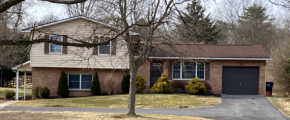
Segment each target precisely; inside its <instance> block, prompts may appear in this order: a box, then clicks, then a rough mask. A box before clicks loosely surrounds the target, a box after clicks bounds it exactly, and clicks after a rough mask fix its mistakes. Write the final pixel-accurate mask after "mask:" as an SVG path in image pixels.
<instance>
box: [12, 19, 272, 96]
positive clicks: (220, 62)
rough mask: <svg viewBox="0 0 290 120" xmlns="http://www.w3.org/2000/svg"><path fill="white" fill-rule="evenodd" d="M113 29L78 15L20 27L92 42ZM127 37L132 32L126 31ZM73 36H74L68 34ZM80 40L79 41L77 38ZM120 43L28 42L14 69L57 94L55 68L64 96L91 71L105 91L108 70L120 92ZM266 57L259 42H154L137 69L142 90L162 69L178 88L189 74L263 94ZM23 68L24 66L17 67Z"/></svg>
mask: <svg viewBox="0 0 290 120" xmlns="http://www.w3.org/2000/svg"><path fill="white" fill-rule="evenodd" d="M116 29H117V28H114V27H112V26H110V25H107V24H105V23H102V22H99V21H96V20H94V19H90V18H86V17H83V16H77V17H71V18H67V19H62V20H59V21H56V22H52V23H47V24H43V25H40V26H37V27H35V28H26V29H23V30H22V32H24V33H25V34H27V35H29V34H31V33H33V34H34V35H33V36H34V37H33V38H31V39H32V40H33V39H36V38H49V39H53V40H57V41H63V42H68V41H69V42H96V41H99V42H100V41H102V40H106V39H110V38H111V37H112V36H114V35H116V34H115V30H116ZM130 35H131V36H132V37H134V36H136V35H138V34H137V33H134V32H130ZM73 38H75V39H73ZM79 40H82V41H79ZM126 53H127V48H126V43H125V41H124V40H123V39H122V38H117V39H116V40H115V41H111V42H110V44H108V45H103V46H99V47H96V48H78V47H73V46H62V45H56V44H52V43H38V44H34V45H32V47H31V51H30V61H29V62H26V63H25V64H23V65H20V66H16V67H14V68H13V70H15V71H17V73H19V72H22V70H24V72H27V71H28V72H32V79H33V83H32V87H33V88H35V87H48V88H49V89H50V93H51V94H50V95H51V96H57V87H58V81H59V78H60V73H61V71H65V72H66V73H67V75H68V77H67V78H68V85H69V90H70V96H88V95H91V93H90V86H91V84H92V78H93V74H94V73H95V72H96V71H97V72H98V75H99V80H100V84H101V92H102V93H106V90H105V87H104V86H105V85H104V79H105V78H106V77H107V76H109V75H111V76H113V78H114V81H115V91H116V92H117V93H121V92H122V91H121V81H122V76H123V74H124V70H126V69H128V68H129V64H128V63H129V61H128V60H129V59H128V57H127V55H126ZM268 60H270V57H269V55H268V54H267V52H266V51H265V50H264V49H263V48H262V46H260V45H248V46H240V45H203V44H160V45H157V46H156V47H155V48H154V49H153V52H152V54H151V55H150V57H149V59H148V60H147V61H146V62H145V63H144V64H143V65H142V66H141V67H140V68H139V70H138V74H140V75H142V76H143V77H145V80H146V85H147V89H146V91H149V90H150V87H152V85H153V84H154V82H155V81H156V80H157V78H158V77H159V76H160V74H161V73H162V72H164V73H166V74H168V76H169V77H168V78H169V80H170V82H171V83H172V86H173V88H174V89H177V88H183V87H184V85H185V84H187V83H188V81H189V80H190V78H194V77H199V78H200V80H201V81H203V82H205V83H206V84H207V86H208V88H209V89H210V90H211V91H212V92H213V93H215V94H259V95H264V94H265V80H266V78H265V72H266V70H265V67H266V64H267V61H268ZM23 68H25V69H23Z"/></svg>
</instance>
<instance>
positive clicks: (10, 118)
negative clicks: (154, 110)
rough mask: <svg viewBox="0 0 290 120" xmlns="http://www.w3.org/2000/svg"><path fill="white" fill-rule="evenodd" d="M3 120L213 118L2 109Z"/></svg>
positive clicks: (203, 119)
mask: <svg viewBox="0 0 290 120" xmlns="http://www.w3.org/2000/svg"><path fill="white" fill-rule="evenodd" d="M0 118H1V120H18V119H21V120H123V119H126V120H211V119H206V118H200V117H192V116H175V115H157V114H140V115H138V116H137V117H129V116H125V115H124V114H116V113H92V112H34V111H25V112H24V111H0Z"/></svg>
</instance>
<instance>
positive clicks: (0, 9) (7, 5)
mask: <svg viewBox="0 0 290 120" xmlns="http://www.w3.org/2000/svg"><path fill="white" fill-rule="evenodd" d="M23 1H24V0H8V1H7V2H5V3H3V4H1V5H0V13H2V12H4V11H6V10H7V9H9V8H10V7H12V6H14V5H16V4H18V3H21V2H23Z"/></svg>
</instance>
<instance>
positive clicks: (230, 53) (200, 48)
mask: <svg viewBox="0 0 290 120" xmlns="http://www.w3.org/2000/svg"><path fill="white" fill-rule="evenodd" d="M149 58H164V59H166V58H167V59H180V58H187V59H216V60H270V56H269V54H268V53H267V52H266V51H265V49H264V48H263V47H262V46H261V45H207V44H159V45H157V46H156V47H155V48H154V49H153V50H152V52H151V54H150V57H149Z"/></svg>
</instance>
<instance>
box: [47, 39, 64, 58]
mask: <svg viewBox="0 0 290 120" xmlns="http://www.w3.org/2000/svg"><path fill="white" fill-rule="evenodd" d="M49 39H50V40H56V41H60V42H61V41H62V40H63V36H60V35H50V36H49ZM49 53H56V54H62V45H56V44H53V43H50V44H49Z"/></svg>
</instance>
